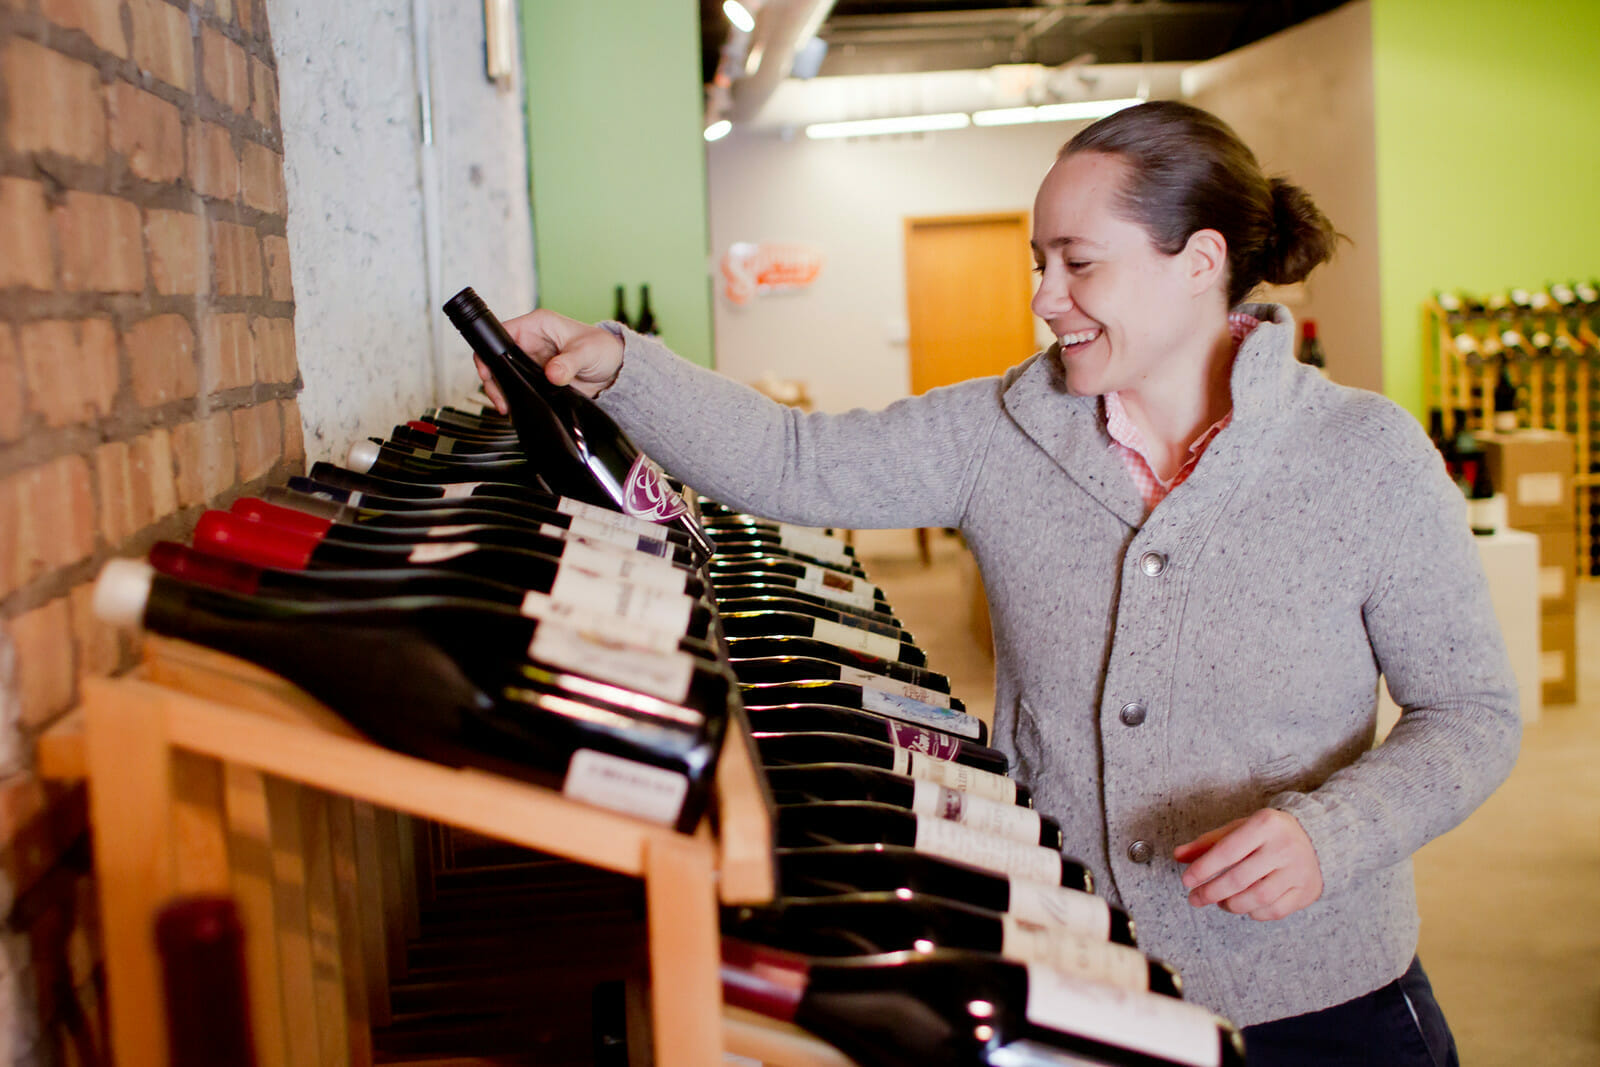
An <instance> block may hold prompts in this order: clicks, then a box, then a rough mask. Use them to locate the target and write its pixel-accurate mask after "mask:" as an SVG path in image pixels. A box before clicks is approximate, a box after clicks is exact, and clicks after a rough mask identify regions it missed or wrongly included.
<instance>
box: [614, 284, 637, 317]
mask: <svg viewBox="0 0 1600 1067" xmlns="http://www.w3.org/2000/svg"><path fill="white" fill-rule="evenodd" d="M611 318H612V321H614V322H615V323H616V324H617V325H618V326H631V325H633V323H632V321H631V320H630V319H629V318H628V301H627V299H626V297H625V296H624V295H623V292H622V286H620V285H619V286H617V299H616V306H615V307H614V308H613V309H612V311H611Z"/></svg>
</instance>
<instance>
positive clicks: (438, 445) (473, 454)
mask: <svg viewBox="0 0 1600 1067" xmlns="http://www.w3.org/2000/svg"><path fill="white" fill-rule="evenodd" d="M388 443H389V444H393V445H396V446H400V447H409V448H414V449H419V450H421V451H422V452H424V453H427V454H430V455H435V456H460V457H461V458H463V459H476V458H498V459H506V458H511V457H517V458H521V459H526V458H527V456H526V455H525V454H524V453H523V452H522V445H521V444H520V443H519V442H518V441H517V439H516V438H514V437H513V438H511V439H510V440H507V439H505V438H496V437H488V436H482V437H469V436H468V435H466V434H460V435H459V436H455V437H451V436H449V435H448V434H444V433H442V432H440V431H439V430H438V429H437V428H436V429H432V430H423V429H418V428H417V427H416V426H412V425H410V424H407V425H404V426H396V427H395V428H394V429H393V430H391V431H389V440H388Z"/></svg>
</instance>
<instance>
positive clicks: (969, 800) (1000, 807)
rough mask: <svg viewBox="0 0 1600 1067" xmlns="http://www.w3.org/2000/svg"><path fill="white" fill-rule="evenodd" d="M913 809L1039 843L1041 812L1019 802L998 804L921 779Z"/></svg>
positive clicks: (915, 787)
mask: <svg viewBox="0 0 1600 1067" xmlns="http://www.w3.org/2000/svg"><path fill="white" fill-rule="evenodd" d="M911 810H912V811H914V812H916V813H917V814H918V815H931V816H933V817H934V818H936V819H949V820H950V821H951V822H958V823H960V824H961V825H962V826H965V827H966V828H967V829H969V830H977V831H978V832H979V833H985V834H994V835H995V836H996V837H1005V838H1009V839H1011V840H1012V841H1020V842H1022V843H1023V844H1025V845H1037V844H1038V843H1039V813H1038V812H1036V811H1034V810H1032V809H1031V808H1019V807H1017V805H1015V804H997V803H995V802H994V801H992V800H985V799H983V798H982V797H978V796H973V795H972V794H971V793H963V792H961V791H960V790H957V789H951V788H950V787H948V786H943V785H939V784H937V783H935V782H925V781H919V782H916V783H914V784H913V785H912V787H911Z"/></svg>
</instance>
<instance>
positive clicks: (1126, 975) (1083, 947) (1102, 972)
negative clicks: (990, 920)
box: [1000, 915, 1150, 993]
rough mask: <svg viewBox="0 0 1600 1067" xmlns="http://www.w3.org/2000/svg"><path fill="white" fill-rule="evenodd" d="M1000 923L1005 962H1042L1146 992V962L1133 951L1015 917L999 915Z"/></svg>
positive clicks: (1076, 973)
mask: <svg viewBox="0 0 1600 1067" xmlns="http://www.w3.org/2000/svg"><path fill="white" fill-rule="evenodd" d="M1000 924H1001V936H1000V955H1002V956H1005V957H1006V958H1007V959H1013V960H1016V961H1017V962H1019V963H1042V964H1044V965H1045V966H1046V967H1054V968H1055V969H1056V970H1058V971H1065V972H1066V973H1068V974H1074V975H1078V976H1079V977H1082V978H1087V979H1089V980H1090V981H1091V982H1105V983H1106V984H1107V985H1114V986H1116V987H1117V988H1118V989H1128V990H1133V991H1135V992H1140V993H1145V992H1149V990H1150V961H1148V960H1146V959H1145V958H1144V953H1143V952H1140V951H1139V950H1138V949H1136V948H1129V947H1128V946H1127V945H1115V944H1112V943H1111V942H1110V941H1091V940H1090V939H1089V938H1087V937H1080V936H1079V935H1077V934H1074V933H1071V932H1069V931H1066V930H1062V929H1061V928H1060V927H1051V926H1040V925H1038V924H1036V923H1030V922H1027V921H1026V920H1022V919H1018V918H1017V917H1016V916H1015V915H1002V916H1000Z"/></svg>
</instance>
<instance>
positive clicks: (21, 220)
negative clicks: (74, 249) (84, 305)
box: [0, 178, 55, 289]
mask: <svg viewBox="0 0 1600 1067" xmlns="http://www.w3.org/2000/svg"><path fill="white" fill-rule="evenodd" d="M0 248H4V249H5V254H4V255H3V256H0V289H4V288H6V287H8V286H12V285H22V286H26V287H28V288H29V289H51V288H54V287H55V266H54V263H53V257H52V255H51V252H50V209H49V208H48V207H46V206H45V202H44V186H42V185H40V184H39V183H38V182H30V181H27V180H26V179H23V178H0Z"/></svg>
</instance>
